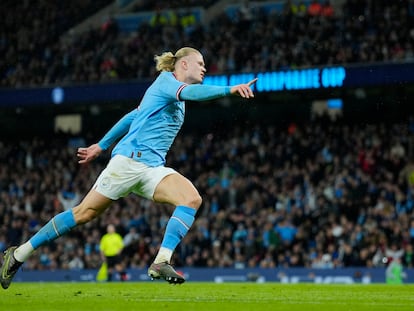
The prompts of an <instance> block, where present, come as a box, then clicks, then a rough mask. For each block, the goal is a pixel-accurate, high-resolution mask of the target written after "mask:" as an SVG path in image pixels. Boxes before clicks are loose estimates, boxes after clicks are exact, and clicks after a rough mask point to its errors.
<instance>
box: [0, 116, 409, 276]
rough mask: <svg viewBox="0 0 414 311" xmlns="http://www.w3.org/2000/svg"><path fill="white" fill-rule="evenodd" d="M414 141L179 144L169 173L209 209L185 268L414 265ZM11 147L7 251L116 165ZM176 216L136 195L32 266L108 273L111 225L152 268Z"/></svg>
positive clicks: (361, 133) (346, 130)
mask: <svg viewBox="0 0 414 311" xmlns="http://www.w3.org/2000/svg"><path fill="white" fill-rule="evenodd" d="M410 122H411V123H410ZM413 143H414V123H413V122H412V121H406V122H401V123H392V124H388V123H381V122H378V123H377V124H366V123H355V124H352V123H345V122H340V121H336V122H330V121H327V120H325V119H320V120H319V121H313V122H309V123H304V124H294V123H292V124H290V125H289V126H288V127H286V128H284V127H281V126H278V125H277V124H275V125H264V124H262V125H259V124H257V125H254V126H252V127H250V126H249V127H245V126H243V124H234V125H233V127H232V128H230V127H229V128H222V129H220V130H217V131H214V132H210V133H207V132H201V131H200V133H194V132H193V133H185V134H182V135H180V136H179V137H178V139H177V141H176V142H175V145H174V147H173V148H172V150H171V152H170V154H169V156H168V164H169V165H171V166H172V167H175V168H177V169H178V170H179V171H180V172H182V173H183V174H184V175H185V176H188V177H189V178H190V179H191V180H193V181H194V183H195V185H196V186H197V187H198V189H200V193H201V194H202V196H203V206H202V209H201V210H200V211H199V214H198V216H197V221H196V222H195V225H194V226H193V228H192V229H191V230H190V232H189V234H188V236H187V237H186V238H185V239H184V241H183V243H182V244H180V246H179V249H178V250H177V253H176V254H175V257H174V262H175V264H176V265H177V266H194V267H237V268H242V267H269V268H271V267H299V266H305V267H314V268H333V267H349V266H359V267H374V266H384V265H385V264H386V263H387V261H388V260H391V259H393V258H396V257H398V258H401V260H402V262H403V264H404V265H405V266H407V267H413V266H414V254H413V245H414V197H413V189H414V188H413V187H414V163H413V162H412V161H409V160H407V159H412V155H413V146H414V145H413ZM1 144H2V145H1V148H0V196H1V199H0V223H1V224H2V226H1V227H0V250H4V249H5V248H6V247H7V246H10V245H15V244H19V243H21V242H22V241H24V240H27V238H28V237H29V236H31V235H32V234H33V232H34V231H35V230H36V229H38V228H39V226H40V225H42V224H43V223H44V222H45V221H47V220H48V219H49V218H50V217H51V216H53V215H54V214H56V213H57V212H60V211H62V210H65V209H68V208H71V207H72V206H73V205H75V204H76V202H77V201H78V200H80V199H81V197H82V196H83V195H84V194H85V193H86V192H87V190H88V189H89V187H91V185H93V183H94V180H95V178H96V176H97V174H98V172H100V171H101V170H102V168H103V166H104V165H105V164H106V162H107V160H108V159H107V156H108V155H109V154H105V156H102V157H101V158H99V159H98V160H97V161H96V162H94V163H92V164H88V165H84V166H82V165H78V164H77V162H76V161H77V159H76V156H75V154H76V148H75V146H74V145H73V144H71V139H70V137H65V136H61V137H60V138H58V137H54V138H51V139H46V138H45V139H35V140H34V141H32V142H29V141H21V142H20V143H19V144H16V143H15V142H5V141H4V142H2V143H1ZM50 145H53V146H54V147H53V148H50ZM171 211H172V209H171V207H169V206H166V205H157V204H154V203H152V202H151V201H147V200H144V199H141V198H139V197H137V196H134V195H131V196H128V197H126V198H124V199H121V200H119V201H117V202H115V203H114V204H113V205H112V207H111V208H110V209H109V210H108V211H107V212H106V214H105V215H104V217H101V218H100V219H98V220H95V221H93V222H92V223H88V224H86V225H85V226H83V227H80V228H78V229H76V230H74V231H73V232H71V233H69V234H68V235H67V236H65V237H62V238H61V239H59V240H57V241H55V242H54V243H52V244H51V245H49V246H44V247H42V248H41V249H39V250H38V251H37V252H36V253H35V254H34V255H33V256H32V257H31V258H30V259H29V260H28V261H27V262H26V263H25V265H24V268H25V269H44V270H48V269H57V268H62V269H82V268H97V267H99V265H100V264H101V257H100V254H99V240H100V237H101V236H102V234H104V233H105V229H106V227H107V225H108V224H114V225H115V226H116V228H117V231H118V232H119V233H120V234H121V235H122V236H123V237H124V239H125V243H126V247H125V249H124V254H125V256H123V259H124V261H125V262H124V264H125V266H126V267H129V268H132V267H139V268H145V267H147V266H148V264H149V263H150V262H151V261H152V260H153V257H154V255H155V254H156V250H157V248H158V245H159V243H160V239H161V238H162V232H163V229H164V227H165V225H166V221H167V220H168V217H169V215H170V213H171Z"/></svg>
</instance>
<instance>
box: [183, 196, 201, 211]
mask: <svg viewBox="0 0 414 311" xmlns="http://www.w3.org/2000/svg"><path fill="white" fill-rule="evenodd" d="M202 202H203V199H202V198H201V196H200V195H199V194H198V193H197V194H194V195H192V196H191V197H189V198H188V202H187V204H186V206H189V207H192V208H195V209H198V208H199V207H200V206H201V203H202Z"/></svg>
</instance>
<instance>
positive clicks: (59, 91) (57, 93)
mask: <svg viewBox="0 0 414 311" xmlns="http://www.w3.org/2000/svg"><path fill="white" fill-rule="evenodd" d="M64 99H65V91H64V90H63V88H61V87H55V88H54V89H52V102H53V103H54V104H56V105H59V104H61V103H63V100H64Z"/></svg>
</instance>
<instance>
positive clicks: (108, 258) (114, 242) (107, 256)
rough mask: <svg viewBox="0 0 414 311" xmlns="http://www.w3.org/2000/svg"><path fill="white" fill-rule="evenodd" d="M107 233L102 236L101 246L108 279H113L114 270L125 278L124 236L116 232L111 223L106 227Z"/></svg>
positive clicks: (121, 277)
mask: <svg viewBox="0 0 414 311" xmlns="http://www.w3.org/2000/svg"><path fill="white" fill-rule="evenodd" d="M106 231H107V233H106V234H104V235H103V236H102V238H101V241H100V244H99V248H100V251H101V254H102V256H103V257H104V260H105V262H106V264H107V269H108V277H107V280H108V281H112V276H113V273H114V270H115V271H117V272H118V273H119V274H120V279H121V280H122V281H124V280H125V271H124V270H123V265H122V260H121V259H122V258H121V256H120V255H121V252H122V250H123V249H124V242H123V239H122V236H121V235H120V234H119V233H117V232H116V230H115V226H114V225H112V224H109V225H108V226H107V228H106Z"/></svg>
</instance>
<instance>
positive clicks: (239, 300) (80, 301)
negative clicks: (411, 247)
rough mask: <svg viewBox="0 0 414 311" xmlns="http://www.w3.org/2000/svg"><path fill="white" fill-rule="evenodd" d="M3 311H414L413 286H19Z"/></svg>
mask: <svg viewBox="0 0 414 311" xmlns="http://www.w3.org/2000/svg"><path fill="white" fill-rule="evenodd" d="M0 290H1V289H0ZM0 310H7V311H8V310H11V311H25V310H30V311H37V310H39V311H48V310H53V311H60V310H71V311H82V310H88V311H92V310H102V311H103V310H110V311H118V310H119V311H127V310H180V311H186V310H197V311H203V310H209V311H213V310H220V311H222V310H224V311H225V310H238V311H241V310H257V311H262V310H290V311H295V310H301V311H303V310H318V311H325V310H329V311H340V310H347V311H351V310H358V311H359V310H376V311H379V310H393V311H394V310H398V311H403V310H411V311H413V310H414V285H385V284H376V285H315V284H291V285H286V284H278V283H264V284H256V283H224V284H214V283H192V282H187V283H185V284H183V285H176V286H174V285H169V284H167V283H164V282H160V281H159V282H148V283H147V282H142V283H129V282H127V283H18V282H16V283H13V284H11V286H10V288H9V289H8V290H4V291H3V290H1V291H0Z"/></svg>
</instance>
